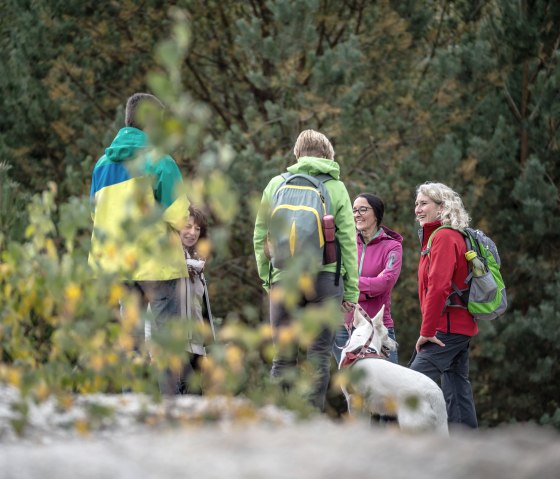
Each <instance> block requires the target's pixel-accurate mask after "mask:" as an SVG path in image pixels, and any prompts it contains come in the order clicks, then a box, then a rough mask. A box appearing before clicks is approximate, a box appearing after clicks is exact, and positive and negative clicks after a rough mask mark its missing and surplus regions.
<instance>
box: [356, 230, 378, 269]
mask: <svg viewBox="0 0 560 479" xmlns="http://www.w3.org/2000/svg"><path fill="white" fill-rule="evenodd" d="M382 232H383V228H379V229H378V230H377V233H375V234H374V235H373V238H371V239H370V240H369V243H371V242H372V241H373V240H374V239H375V238H377V237H378V236H379V235H380V234H381V233H382ZM360 236H361V235H360ZM369 243H365V242H364V239H363V238H362V245H363V246H362V256H361V258H360V264H359V266H358V277H360V276H362V268H363V267H364V258H365V257H366V249H367V246H368V244H369Z"/></svg>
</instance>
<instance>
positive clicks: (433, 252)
mask: <svg viewBox="0 0 560 479" xmlns="http://www.w3.org/2000/svg"><path fill="white" fill-rule="evenodd" d="M439 226H441V222H440V221H435V222H433V223H427V224H425V225H424V227H423V228H422V229H421V230H420V241H421V244H422V251H425V250H426V247H427V244H428V239H429V238H430V235H431V234H432V233H433V232H434V231H435V230H436V229H437V228H438V227H439ZM466 251H467V246H466V244H465V239H464V237H463V235H462V234H461V233H460V232H458V231H455V230H452V229H448V228H445V229H441V230H439V231H438V232H437V233H436V234H435V236H434V238H433V239H432V245H431V249H430V253H429V254H421V255H420V264H419V266H418V296H419V298H420V309H421V311H422V327H421V329H420V335H421V336H425V337H432V336H434V335H435V334H436V331H440V332H443V333H453V334H464V335H466V336H474V335H476V334H477V333H478V325H477V324H476V321H475V320H474V319H473V317H472V315H471V314H470V313H469V312H468V311H467V310H466V309H462V308H446V307H445V303H446V301H447V298H448V297H449V295H450V294H451V292H452V291H453V287H452V283H455V284H456V285H457V286H458V287H459V288H460V289H463V288H466V287H467V286H468V285H467V284H465V280H466V279H467V276H468V274H469V267H468V263H467V260H466V259H465V253H466Z"/></svg>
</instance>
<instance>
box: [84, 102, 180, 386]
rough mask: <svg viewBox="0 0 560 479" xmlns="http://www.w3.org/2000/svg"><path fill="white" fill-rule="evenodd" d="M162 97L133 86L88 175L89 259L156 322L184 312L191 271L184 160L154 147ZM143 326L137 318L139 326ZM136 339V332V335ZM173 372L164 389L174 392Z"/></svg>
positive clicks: (155, 324) (159, 323)
mask: <svg viewBox="0 0 560 479" xmlns="http://www.w3.org/2000/svg"><path fill="white" fill-rule="evenodd" d="M162 113H163V105H162V103H161V102H160V101H159V99H157V98H156V97H155V96H153V95H149V94H147V93H136V94H134V95H132V96H131V97H130V98H129V99H128V101H127V105H126V118H125V125H126V126H125V128H121V129H120V130H119V132H118V133H117V136H116V137H115V139H114V140H113V142H112V143H111V145H110V146H109V147H108V148H106V149H105V154H104V155H103V156H101V158H100V159H99V160H98V161H97V163H96V165H95V167H94V169H93V173H92V180H91V190H90V200H91V203H92V207H93V210H92V218H93V234H92V239H91V249H90V254H89V259H88V262H89V264H90V266H91V268H92V270H93V272H94V274H97V275H100V274H110V275H116V276H117V277H119V278H120V279H121V280H122V281H123V282H124V283H125V284H126V285H127V286H128V287H129V288H130V289H132V290H134V291H136V292H138V294H139V297H141V298H142V299H143V301H144V302H145V303H147V304H149V306H150V309H151V312H152V315H153V319H154V320H153V321H152V327H153V328H155V330H158V329H162V328H164V327H165V325H166V323H167V322H168V321H169V320H170V318H172V317H176V316H179V314H180V311H181V309H180V305H179V294H178V292H179V290H178V288H179V282H180V279H181V278H186V277H188V271H187V266H186V264H185V260H184V253H183V248H182V245H181V239H180V236H179V231H180V230H181V228H183V226H184V225H185V224H186V223H187V219H188V209H189V201H188V199H187V196H186V194H184V192H182V191H181V189H182V183H183V179H182V175H181V172H180V170H179V167H178V166H177V164H176V163H175V161H174V160H173V158H171V156H169V155H165V154H161V153H158V152H157V151H156V149H155V148H154V146H153V145H152V143H151V142H150V139H149V135H151V134H152V133H153V134H157V131H158V130H157V128H158V127H159V125H160V123H161V121H160V120H161V116H162ZM141 331H143V328H141V325H140V324H138V327H137V330H136V331H135V334H136V336H137V337H140V336H141V335H142V336H143V334H142V333H141ZM136 342H138V339H137V341H136ZM176 388H177V385H176V380H175V379H174V378H173V377H172V376H171V375H170V373H169V372H168V373H167V375H166V377H164V378H162V380H161V381H160V390H161V392H162V393H165V394H174V393H175V392H177V391H176Z"/></svg>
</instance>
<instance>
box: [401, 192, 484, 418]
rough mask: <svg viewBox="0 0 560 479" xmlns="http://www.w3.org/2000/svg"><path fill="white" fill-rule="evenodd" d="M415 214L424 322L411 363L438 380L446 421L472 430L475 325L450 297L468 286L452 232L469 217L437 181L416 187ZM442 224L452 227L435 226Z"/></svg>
mask: <svg viewBox="0 0 560 479" xmlns="http://www.w3.org/2000/svg"><path fill="white" fill-rule="evenodd" d="M414 213H415V215H416V220H417V221H418V223H419V224H420V227H421V229H420V231H419V234H420V241H421V244H422V252H421V255H420V264H419V267H418V295H419V297H420V309H421V312H422V326H421V328H420V337H419V338H418V341H417V342H416V356H415V358H414V359H413V361H412V364H411V365H410V367H411V369H414V370H415V371H419V372H421V373H424V374H425V375H426V376H428V377H430V378H431V379H433V380H434V381H436V382H438V381H439V380H441V388H442V390H443V394H444V396H445V401H446V403H447V414H448V420H449V422H450V423H459V424H463V425H466V426H469V427H471V428H476V427H477V419H476V410H475V406H474V399H473V393H472V388H471V383H470V381H469V345H470V341H471V338H472V337H473V336H475V335H476V334H477V333H478V326H477V324H476V321H475V320H474V318H473V317H472V316H471V314H470V313H469V312H468V311H467V309H466V308H465V307H464V306H463V305H462V304H461V303H460V300H458V298H456V297H454V296H456V295H454V294H453V292H454V289H453V286H452V285H453V284H455V285H456V286H457V287H458V288H459V289H464V288H466V287H467V284H466V282H465V281H466V278H467V276H468V274H469V266H468V263H467V260H466V259H465V253H466V251H467V248H466V244H465V239H464V237H463V235H462V234H461V233H460V232H459V231H456V230H459V229H463V228H466V227H467V226H468V225H469V220H470V218H469V215H468V213H467V212H466V211H465V208H464V206H463V202H462V200H461V198H460V196H459V195H458V194H457V193H456V192H455V191H453V190H452V189H451V188H449V187H447V186H445V185H443V184H441V183H425V184H423V185H421V186H419V187H418V189H417V191H416V203H415V209H414ZM442 225H448V226H450V227H451V228H444V229H440V230H438V228H439V227H440V226H442ZM436 230H437V232H436ZM432 235H433V237H432V241H431V246H430V248H429V250H428V242H429V239H430V236H432ZM448 299H449V301H450V302H451V306H449V304H448Z"/></svg>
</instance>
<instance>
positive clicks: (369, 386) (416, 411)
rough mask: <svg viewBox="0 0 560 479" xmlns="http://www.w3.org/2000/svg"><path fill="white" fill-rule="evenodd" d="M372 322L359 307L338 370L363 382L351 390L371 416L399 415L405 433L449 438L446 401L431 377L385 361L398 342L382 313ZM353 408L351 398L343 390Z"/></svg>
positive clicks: (382, 309)
mask: <svg viewBox="0 0 560 479" xmlns="http://www.w3.org/2000/svg"><path fill="white" fill-rule="evenodd" d="M384 309H385V307H383V308H381V311H379V313H377V315H376V316H375V318H373V319H371V318H370V317H369V316H368V315H367V313H366V312H365V311H364V310H363V309H362V308H361V307H359V306H357V307H356V309H355V311H354V322H353V325H354V328H355V329H354V331H353V333H352V336H351V337H350V339H349V341H348V343H347V344H346V346H345V347H344V349H343V350H342V357H341V360H340V364H339V368H340V369H343V368H345V367H351V368H352V370H354V371H355V370H358V371H359V372H360V375H359V376H361V379H360V380H358V381H357V382H356V384H354V383H352V384H351V388H352V389H353V391H355V392H356V393H358V394H359V395H360V396H361V397H362V398H363V399H364V401H365V403H364V406H365V407H366V408H367V409H368V410H369V412H370V413H372V414H381V415H389V416H392V415H395V414H396V415H397V420H398V423H399V427H400V428H401V429H402V430H406V431H413V432H418V431H434V432H437V433H439V434H443V435H448V434H449V431H448V427H447V409H446V407H445V399H444V398H443V393H442V391H441V389H440V388H439V387H438V385H437V384H436V383H435V382H434V381H432V380H431V379H430V378H429V377H427V376H425V375H424V374H421V373H419V372H416V371H413V370H412V369H408V368H405V367H403V366H399V365H398V364H394V363H392V362H390V361H388V360H386V358H387V356H388V353H389V352H390V351H395V350H396V349H397V343H396V342H395V341H394V340H392V339H391V338H390V337H389V336H388V332H387V328H386V327H385V326H384V325H383V311H384ZM342 389H343V392H344V395H345V396H346V400H347V402H348V405H349V407H350V404H351V398H350V395H349V394H348V392H347V391H346V390H345V388H342Z"/></svg>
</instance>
